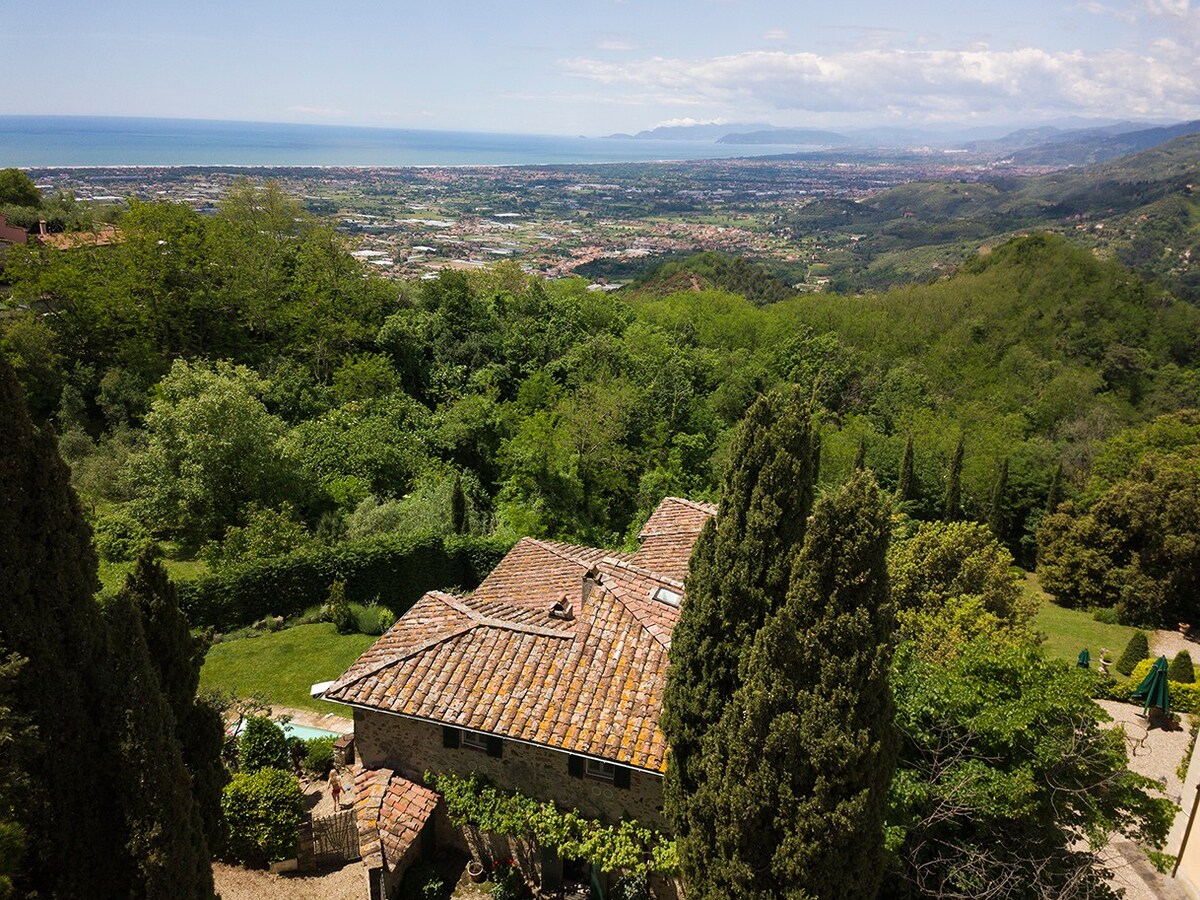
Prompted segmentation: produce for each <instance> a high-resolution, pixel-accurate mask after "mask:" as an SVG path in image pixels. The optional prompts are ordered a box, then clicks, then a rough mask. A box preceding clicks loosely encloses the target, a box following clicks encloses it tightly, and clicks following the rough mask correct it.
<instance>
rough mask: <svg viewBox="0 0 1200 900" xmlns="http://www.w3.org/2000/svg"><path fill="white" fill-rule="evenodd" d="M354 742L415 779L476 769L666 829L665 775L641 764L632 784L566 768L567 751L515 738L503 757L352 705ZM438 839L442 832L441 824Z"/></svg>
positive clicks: (512, 786) (504, 783) (600, 814)
mask: <svg viewBox="0 0 1200 900" xmlns="http://www.w3.org/2000/svg"><path fill="white" fill-rule="evenodd" d="M354 734H355V747H356V750H357V752H358V756H359V759H360V761H361V763H362V765H364V766H365V767H367V768H368V769H374V768H379V767H381V766H384V767H387V768H391V769H395V770H396V771H397V772H399V773H400V774H402V775H404V776H405V777H406V778H409V779H411V780H413V781H415V782H417V783H419V784H420V783H423V779H424V777H425V772H427V771H430V772H443V773H445V772H449V773H453V774H456V775H463V776H466V775H470V774H471V773H472V772H476V773H478V774H480V775H483V776H486V777H487V778H489V779H491V781H492V783H493V784H495V785H496V786H497V787H499V788H503V789H505V790H513V791H520V792H521V793H522V794H525V795H527V796H529V797H533V798H535V799H537V800H550V801H553V802H555V803H558V804H559V805H560V806H564V807H568V808H570V807H574V808H575V809H578V810H579V811H580V812H581V813H582V814H583V815H585V816H588V817H589V818H596V819H603V820H606V821H608V822H617V821H620V820H621V819H637V820H638V821H639V822H640V823H641V824H643V825H646V826H649V827H651V828H657V829H663V830H665V829H666V827H667V825H666V821H665V819H664V818H663V814H662V776H660V775H654V774H650V773H648V772H643V771H640V770H637V769H634V770H632V772H631V774H630V784H629V787H628V788H618V787H614V786H613V785H611V784H607V783H604V782H600V781H596V780H594V779H591V778H586V777H585V778H573V777H572V776H571V775H570V774H568V772H567V759H568V754H566V753H562V752H559V751H556V750H550V749H548V748H545V747H539V746H535V745H531V744H523V743H518V742H516V741H507V740H506V741H504V743H503V752H502V755H501V756H500V757H499V758H494V757H490V756H488V755H487V754H486V753H484V752H481V751H478V750H473V749H470V748H467V747H460V748H458V749H449V748H446V747H444V746H442V727H441V726H440V725H436V724H433V723H428V722H419V721H414V720H413V719H406V718H403V717H401V716H393V715H389V714H387V713H381V712H375V711H373V710H362V709H355V710H354ZM438 836H439V838H440V837H443V834H442V830H441V829H439V833H438Z"/></svg>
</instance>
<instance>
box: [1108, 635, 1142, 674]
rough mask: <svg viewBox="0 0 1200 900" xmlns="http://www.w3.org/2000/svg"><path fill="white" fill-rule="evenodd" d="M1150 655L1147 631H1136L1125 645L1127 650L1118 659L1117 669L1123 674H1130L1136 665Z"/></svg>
mask: <svg viewBox="0 0 1200 900" xmlns="http://www.w3.org/2000/svg"><path fill="white" fill-rule="evenodd" d="M1149 655H1150V639H1149V638H1147V637H1146V632H1144V631H1135V632H1134V633H1133V636H1132V637H1131V638H1130V639H1129V643H1128V644H1126V645H1125V652H1124V653H1122V654H1121V658H1120V659H1118V660H1117V665H1116V669H1117V671H1118V672H1120V673H1121V674H1122V675H1128V674H1130V673H1131V672H1132V671H1133V667H1134V666H1136V665H1137V664H1138V663H1140V662H1141V661H1142V660H1143V659H1145V658H1146V657H1148V656H1149Z"/></svg>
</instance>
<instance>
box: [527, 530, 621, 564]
mask: <svg viewBox="0 0 1200 900" xmlns="http://www.w3.org/2000/svg"><path fill="white" fill-rule="evenodd" d="M526 540H530V541H533V542H534V543H535V544H537V545H538V546H539V547H542V548H543V549H545V550H549V551H550V552H551V553H553V554H554V555H555V556H557V557H559V558H560V559H565V560H567V561H568V562H573V563H578V564H579V565H580V566H582V567H583V568H585V569H590V568H591V567H592V564H591V563H590V562H588V561H587V560H585V559H582V558H581V557H578V556H575V555H574V554H572V553H571V552H570V551H569V550H567V548H568V547H572V548H575V547H577V548H579V549H582V550H595V551H596V552H598V553H603V552H604V550H603V549H602V548H600V547H584V546H583V544H564V543H561V542H559V541H548V540H545V539H544V538H535V537H531V538H527V539H526Z"/></svg>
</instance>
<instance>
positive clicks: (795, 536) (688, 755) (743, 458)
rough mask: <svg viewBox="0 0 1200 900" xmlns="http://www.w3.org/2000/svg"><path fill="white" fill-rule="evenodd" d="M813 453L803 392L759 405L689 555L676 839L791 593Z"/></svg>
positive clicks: (678, 668)
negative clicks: (753, 663) (708, 741)
mask: <svg viewBox="0 0 1200 900" xmlns="http://www.w3.org/2000/svg"><path fill="white" fill-rule="evenodd" d="M812 446H813V439H812V426H811V422H810V417H809V410H808V406H807V403H806V402H805V398H804V396H803V394H802V393H801V392H800V391H799V390H797V389H795V388H791V389H785V390H779V391H773V392H771V393H770V394H767V395H765V396H763V397H760V398H759V399H758V400H757V401H756V402H755V403H754V405H753V406H752V407H751V408H750V410H749V412H748V413H747V414H746V417H745V419H743V421H742V423H741V425H740V427H739V428H738V432H737V436H736V437H735V438H734V442H733V448H732V453H731V458H730V463H729V466H728V468H727V469H726V472H725V478H724V489H723V492H722V497H721V505H720V510H719V512H718V515H717V517H716V519H715V520H713V521H710V522H709V523H708V524H707V525H706V526H705V528H704V531H703V532H702V533H701V535H700V538H699V540H698V541H697V543H696V548H695V550H694V551H693V554H692V560H691V568H690V572H689V575H688V578H687V599H686V600H685V601H684V604H683V608H682V610H681V613H680V621H679V624H678V625H677V626H676V627H675V630H674V632H673V635H672V641H671V668H670V670H669V673H668V677H667V686H666V690H665V692H664V696H663V713H662V717H661V719H660V724H661V727H662V729H663V732H664V733H665V734H666V736H667V739H668V741H669V742H670V745H671V756H670V763H669V765H668V769H667V778H666V782H665V787H664V793H665V801H666V803H665V806H666V812H667V816H668V817H669V819H670V821H671V824H672V827H673V828H674V830H675V832H676V834H677V835H679V836H680V837H683V836H685V835H687V834H688V833H689V831H690V825H689V821H690V817H691V809H690V807H691V802H692V798H693V796H694V795H695V793H696V789H697V782H698V779H699V778H700V777H701V772H700V770H699V765H698V759H697V754H698V752H699V749H700V744H701V741H702V739H703V738H704V736H705V734H706V733H707V732H708V730H709V729H710V728H711V727H712V726H713V725H714V724H715V723H716V722H717V720H718V719H719V718H720V716H721V714H722V712H723V711H724V709H725V706H726V705H727V704H728V702H729V700H730V699H731V698H732V697H733V694H734V691H735V690H736V689H737V686H738V664H739V660H740V658H741V654H742V651H743V648H745V647H748V646H749V645H750V643H751V641H752V640H753V638H754V635H755V633H756V632H757V631H758V629H759V628H760V627H761V626H762V623H763V621H764V620H765V619H766V617H767V616H768V615H770V614H771V613H772V612H773V611H774V610H775V609H776V608H777V607H778V606H779V605H780V604H781V603H782V602H783V600H784V598H785V596H786V594H787V586H788V581H789V578H790V573H791V567H792V561H793V558H794V556H795V554H796V552H797V550H798V549H799V546H800V543H801V541H802V540H803V537H804V531H805V528H806V525H807V520H808V515H809V511H810V510H811V508H812V496H813V477H812V474H813V473H812V464H813V451H812ZM688 846H692V845H688Z"/></svg>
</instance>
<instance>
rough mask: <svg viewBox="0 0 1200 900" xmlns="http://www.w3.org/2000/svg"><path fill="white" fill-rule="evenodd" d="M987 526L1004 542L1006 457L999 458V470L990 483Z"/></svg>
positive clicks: (1006, 493) (1006, 504)
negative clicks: (990, 498) (993, 480)
mask: <svg viewBox="0 0 1200 900" xmlns="http://www.w3.org/2000/svg"><path fill="white" fill-rule="evenodd" d="M987 523H988V527H989V528H990V529H992V534H993V535H994V536H995V538H996V540H998V541H1000V543H1004V536H1005V532H1006V531H1007V528H1006V525H1007V523H1008V457H1007V456H1006V457H1004V459H1002V460H1000V471H999V472H997V473H996V482H995V484H994V485H992V502H991V504H990V505H989V507H988V520H987Z"/></svg>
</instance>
